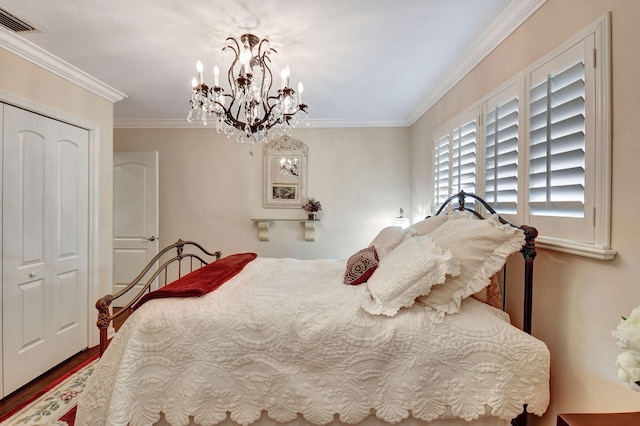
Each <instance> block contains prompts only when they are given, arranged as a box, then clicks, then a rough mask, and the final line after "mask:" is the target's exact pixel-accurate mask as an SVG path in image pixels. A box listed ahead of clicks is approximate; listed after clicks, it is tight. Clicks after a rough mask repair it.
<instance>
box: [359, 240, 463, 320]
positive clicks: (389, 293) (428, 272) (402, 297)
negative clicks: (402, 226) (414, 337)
mask: <svg viewBox="0 0 640 426" xmlns="http://www.w3.org/2000/svg"><path fill="white" fill-rule="evenodd" d="M459 273H460V264H459V263H458V261H457V260H456V258H455V257H454V256H453V255H452V254H451V252H448V251H447V252H443V250H442V249H440V248H439V247H438V246H436V245H435V244H434V242H433V241H432V240H431V237H429V235H423V236H419V237H413V238H408V239H407V240H405V241H404V242H402V243H401V244H400V245H399V246H398V247H397V248H396V249H394V250H393V251H392V252H391V253H389V255H388V256H387V257H385V258H384V259H383V260H381V261H380V263H379V265H378V269H376V271H375V272H374V273H373V275H371V277H369V280H368V281H367V289H368V294H367V297H366V299H365V300H364V301H363V303H362V307H363V308H364V310H365V311H367V312H369V313H370V314H378V315H379V314H382V315H387V316H394V315H395V314H396V313H397V312H398V310H399V309H400V308H403V307H410V306H412V305H413V304H414V303H415V300H416V297H418V296H421V295H426V294H429V292H430V291H431V287H432V286H434V285H437V284H442V283H443V282H444V280H445V276H446V275H447V274H450V275H457V274H459Z"/></svg>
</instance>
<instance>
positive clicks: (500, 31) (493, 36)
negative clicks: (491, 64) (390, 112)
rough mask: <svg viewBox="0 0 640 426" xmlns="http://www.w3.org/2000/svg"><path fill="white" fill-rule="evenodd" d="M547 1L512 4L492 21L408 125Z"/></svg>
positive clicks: (421, 105)
mask: <svg viewBox="0 0 640 426" xmlns="http://www.w3.org/2000/svg"><path fill="white" fill-rule="evenodd" d="M546 1H547V0H513V1H512V2H511V3H510V4H509V6H507V8H506V9H505V10H504V11H503V12H502V13H501V14H500V16H498V18H497V19H496V20H495V21H493V23H492V24H491V26H490V27H489V28H487V30H486V31H485V32H484V33H483V34H482V35H481V36H480V38H479V39H478V40H476V42H475V43H473V45H472V46H471V47H470V48H469V49H468V50H467V51H466V52H465V53H464V54H463V55H462V58H461V59H460V60H459V61H458V62H456V64H455V65H454V66H453V67H452V68H451V69H449V71H447V73H446V77H445V78H444V79H443V80H442V81H441V82H440V83H439V84H438V86H436V88H435V89H434V90H433V91H432V92H431V93H430V94H429V95H428V96H427V98H426V99H424V101H422V103H421V104H420V105H419V106H418V107H417V108H416V109H415V110H414V111H413V113H411V114H410V116H409V118H408V120H407V122H408V123H409V125H412V124H413V123H415V122H416V120H418V119H419V118H420V117H422V115H423V114H424V113H425V112H427V111H428V110H429V108H431V107H432V106H433V105H434V104H435V103H436V102H438V101H439V100H440V98H442V97H443V96H444V95H445V94H446V93H447V92H448V91H449V90H450V89H451V88H452V87H453V86H455V85H456V84H457V83H458V82H459V81H460V80H462V79H463V78H464V76H466V75H467V74H468V73H469V72H470V71H471V70H472V69H473V68H475V66H476V65H478V64H479V63H480V61H482V60H483V59H484V58H485V57H487V55H489V53H491V51H493V50H494V49H495V48H496V47H498V45H499V44H500V43H502V42H503V41H504V39H506V38H507V37H508V36H509V35H510V34H511V33H512V32H514V31H515V30H516V29H517V28H518V27H519V26H520V25H521V24H522V23H523V22H524V21H526V20H527V19H528V18H529V17H530V16H531V15H533V13H534V12H535V11H536V10H538V8H540V6H542V5H543V4H544V3H545V2H546Z"/></svg>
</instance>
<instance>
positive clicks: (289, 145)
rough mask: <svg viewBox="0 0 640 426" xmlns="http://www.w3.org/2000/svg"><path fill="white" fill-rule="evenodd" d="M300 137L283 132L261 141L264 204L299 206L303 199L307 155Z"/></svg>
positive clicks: (273, 206)
mask: <svg viewBox="0 0 640 426" xmlns="http://www.w3.org/2000/svg"><path fill="white" fill-rule="evenodd" d="M308 152H309V149H308V148H307V146H306V145H305V144H304V143H302V142H301V141H299V140H297V139H294V138H291V137H289V136H287V135H283V136H280V137H278V138H275V139H273V140H271V141H269V143H267V144H265V145H264V185H265V188H264V207H265V208H300V207H302V206H303V205H304V202H305V200H306V199H307V155H308Z"/></svg>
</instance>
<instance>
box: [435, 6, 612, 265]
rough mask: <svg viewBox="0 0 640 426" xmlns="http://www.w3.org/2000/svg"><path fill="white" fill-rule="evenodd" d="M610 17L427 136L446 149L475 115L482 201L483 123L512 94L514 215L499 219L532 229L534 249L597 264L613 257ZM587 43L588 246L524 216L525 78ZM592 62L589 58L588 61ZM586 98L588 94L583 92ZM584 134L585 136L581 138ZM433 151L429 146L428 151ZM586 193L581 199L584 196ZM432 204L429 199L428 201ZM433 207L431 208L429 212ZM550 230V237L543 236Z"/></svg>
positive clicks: (556, 221) (554, 223) (552, 223)
mask: <svg viewBox="0 0 640 426" xmlns="http://www.w3.org/2000/svg"><path fill="white" fill-rule="evenodd" d="M610 34H611V16H610V13H608V14H606V15H604V16H603V17H601V18H600V19H599V20H597V21H596V22H594V23H593V24H591V25H590V26H588V27H586V28H585V29H583V30H582V31H580V32H579V33H577V34H576V35H574V36H573V37H571V38H570V39H569V40H567V41H566V42H564V43H562V44H561V45H560V46H559V47H557V48H556V49H554V50H552V51H551V52H549V53H548V54H547V55H545V56H544V57H542V58H540V59H539V60H537V61H535V62H534V63H533V64H531V65H529V66H527V67H526V68H525V69H524V70H522V71H521V73H519V74H518V75H516V76H515V77H513V78H512V79H510V80H508V81H507V82H505V83H503V84H502V85H501V86H500V87H499V88H498V89H496V90H494V91H493V92H491V93H490V94H488V95H487V96H485V97H483V98H482V99H481V100H480V101H478V102H477V103H475V104H474V105H473V106H472V107H471V108H468V109H467V110H465V111H464V112H463V113H461V114H458V115H457V116H456V117H454V118H453V119H451V120H449V121H448V122H446V123H445V124H444V125H442V126H440V127H438V128H437V129H436V131H435V132H434V134H433V142H434V143H435V141H436V136H442V135H443V134H445V133H446V132H447V131H448V132H449V138H450V139H449V143H450V149H451V144H452V138H451V136H452V133H451V131H452V130H453V129H454V128H455V127H456V125H457V126H460V125H462V124H464V118H463V117H466V116H468V114H470V113H471V112H472V111H475V112H476V117H477V121H476V193H477V194H478V195H480V196H482V197H484V194H485V176H484V175H485V173H484V166H485V150H486V140H485V138H486V131H487V129H486V126H485V120H486V115H487V113H488V112H490V111H491V107H492V106H493V107H494V109H495V105H498V102H499V101H500V99H501V97H508V96H509V93H511V92H512V93H517V97H518V176H517V179H518V184H517V188H518V195H517V197H518V202H517V212H516V214H512V215H507V214H504V215H503V216H504V217H505V218H506V219H507V220H513V221H516V222H519V223H527V224H530V225H531V226H536V227H537V228H538V231H539V232H540V235H539V236H538V238H537V239H536V245H537V247H540V248H546V249H551V250H556V251H561V252H565V253H571V254H576V255H581V256H586V257H590V258H594V259H600V260H611V259H613V258H614V257H615V255H616V251H615V250H613V249H611V150H612V147H611V48H610V46H611V36H610ZM590 37H592V40H593V50H592V55H590V54H589V51H588V49H587V50H585V67H586V66H591V64H593V66H594V67H595V68H594V69H593V71H592V75H591V77H590V81H589V83H588V84H592V85H593V86H594V94H593V95H589V96H590V97H593V99H588V105H586V106H585V108H586V116H587V118H586V120H587V121H586V122H585V126H586V130H585V134H586V138H589V139H590V141H589V142H586V141H585V143H586V144H587V145H586V148H585V150H589V151H590V152H589V153H588V155H589V157H590V158H589V159H588V160H587V163H586V164H585V173H586V174H589V176H588V177H587V178H588V179H590V182H589V185H586V184H585V210H586V209H587V208H589V209H593V211H590V212H587V211H585V217H587V220H588V221H589V222H590V223H584V224H583V225H586V226H593V239H592V241H589V242H584V241H577V240H570V239H566V238H562V237H558V235H557V234H556V235H554V234H553V229H554V228H557V227H558V226H560V227H562V220H560V219H563V218H562V217H559V216H551V217H549V218H548V220H547V219H544V220H540V216H536V217H533V216H532V215H531V214H530V213H529V206H528V199H529V156H530V155H529V137H530V134H529V124H530V123H529V108H530V105H529V102H530V101H529V96H530V92H529V90H530V83H531V74H532V73H533V72H535V71H536V70H538V69H540V68H541V67H543V66H544V65H545V64H548V63H552V62H553V60H554V59H555V58H557V57H559V56H560V55H561V54H562V53H563V52H565V51H567V50H568V49H570V48H571V47H572V46H575V45H576V44H579V43H585V40H587V39H589V38H590ZM590 56H592V57H590ZM587 93H589V90H588V89H587ZM587 133H588V134H587ZM434 146H435V145H434ZM449 158H450V161H449V166H450V169H449V185H450V188H449V193H450V192H451V190H452V189H451V186H452V184H453V180H452V178H451V166H452V163H451V155H450V157H449ZM587 191H589V194H588V195H587V194H586V192H587ZM587 197H590V201H589V202H590V204H591V206H587V205H586V201H587ZM434 201H435V196H434ZM433 207H434V208H435V207H436V206H435V205H434V206H433ZM549 230H551V232H549Z"/></svg>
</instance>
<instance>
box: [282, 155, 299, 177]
mask: <svg viewBox="0 0 640 426" xmlns="http://www.w3.org/2000/svg"><path fill="white" fill-rule="evenodd" d="M299 163H300V161H299V160H298V159H297V158H294V159H293V160H292V159H291V158H281V159H280V173H282V174H283V175H291V176H298V175H299V174H300V166H299Z"/></svg>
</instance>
